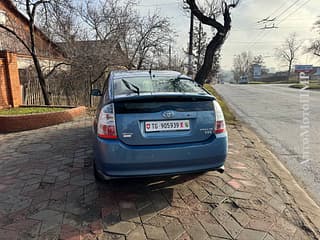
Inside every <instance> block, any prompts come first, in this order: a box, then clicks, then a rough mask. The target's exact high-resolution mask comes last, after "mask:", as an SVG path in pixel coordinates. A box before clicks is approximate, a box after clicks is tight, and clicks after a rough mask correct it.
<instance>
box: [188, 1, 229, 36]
mask: <svg viewBox="0 0 320 240" xmlns="http://www.w3.org/2000/svg"><path fill="white" fill-rule="evenodd" d="M187 3H188V5H189V7H190V10H191V12H192V14H193V15H195V16H196V17H197V18H198V19H199V21H200V22H202V23H203V24H206V25H209V26H212V27H214V28H215V29H217V30H218V32H223V25H222V24H221V23H219V22H218V21H217V20H216V19H215V18H210V17H208V16H206V15H204V14H203V13H202V12H201V11H200V9H199V7H198V6H197V4H196V2H195V0H187Z"/></svg>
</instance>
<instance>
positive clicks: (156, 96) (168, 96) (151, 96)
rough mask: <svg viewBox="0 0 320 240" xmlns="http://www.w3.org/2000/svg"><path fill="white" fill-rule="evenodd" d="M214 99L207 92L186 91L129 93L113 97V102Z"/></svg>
mask: <svg viewBox="0 0 320 240" xmlns="http://www.w3.org/2000/svg"><path fill="white" fill-rule="evenodd" d="M173 99H174V100H181V101H183V100H191V101H196V100H200V101H201V100H203V101H205V100H215V99H216V98H215V97H214V96H212V95H209V94H190V93H188V94H186V93H181V94H179V93H178V94H177V93H174V94H172V93H147V94H145V93H143V94H140V95H137V94H134V93H133V94H129V95H118V96H116V97H114V99H113V102H125V101H129V100H130V101H144V100H146V101H152V100H173Z"/></svg>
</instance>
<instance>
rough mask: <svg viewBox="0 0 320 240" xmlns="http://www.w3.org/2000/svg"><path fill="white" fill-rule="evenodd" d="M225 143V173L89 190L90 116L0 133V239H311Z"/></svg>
mask: <svg viewBox="0 0 320 240" xmlns="http://www.w3.org/2000/svg"><path fill="white" fill-rule="evenodd" d="M229 136H230V149H229V157H228V161H227V165H226V172H225V173H224V174H219V173H216V172H208V173H205V174H202V175H185V176H175V177H162V178H160V177H159V178H146V179H126V180H117V181H112V182H109V183H96V182H95V180H94V178H93V174H92V149H91V119H90V118H82V119H79V120H77V121H74V122H72V123H66V124H61V125H58V126H54V127H48V128H43V129H39V130H33V131H28V132H22V133H13V134H7V135H0V239H6V240H8V239H9V240H11V239H63V240H66V239H68V240H76V239H77V240H78V239H99V240H109V239H119V240H124V239H128V240H131V239H137V240H139V239H170V240H171V239H180V240H188V239H194V240H205V239H239V240H250V239H254V240H260V239H261V240H272V239H285V240H287V239H316V238H317V237H316V235H315V232H314V229H312V226H309V225H308V224H306V221H305V218H304V216H303V215H301V214H300V211H299V209H298V208H297V207H296V206H295V205H294V204H293V202H292V199H291V196H290V195H289V194H287V193H286V191H283V189H282V187H281V184H280V183H279V181H278V180H277V178H275V177H274V176H273V175H272V174H271V173H270V172H268V171H266V170H265V168H264V167H263V165H262V164H261V163H260V162H261V161H260V158H259V154H258V153H257V150H256V149H255V148H254V142H252V140H250V139H248V138H244V137H243V136H242V135H241V127H239V126H229ZM319 219H320V216H319Z"/></svg>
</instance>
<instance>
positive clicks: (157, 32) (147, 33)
mask: <svg viewBox="0 0 320 240" xmlns="http://www.w3.org/2000/svg"><path fill="white" fill-rule="evenodd" d="M173 33H174V31H173V29H172V27H171V24H170V22H169V20H168V19H167V18H166V17H161V16H160V15H158V14H157V13H153V14H151V15H149V16H147V17H140V16H137V17H136V22H135V24H134V25H133V26H132V27H131V28H130V30H129V31H128V32H127V33H126V34H125V35H124V38H123V42H122V44H123V47H124V50H125V52H126V54H127V56H128V59H129V65H128V68H129V69H132V68H136V69H141V68H142V67H143V65H144V63H146V64H149V66H150V65H152V62H153V60H154V58H156V57H157V56H159V54H160V55H161V54H164V53H165V51H166V49H168V47H169V44H170V43H171V42H172V38H173ZM146 60H147V62H146Z"/></svg>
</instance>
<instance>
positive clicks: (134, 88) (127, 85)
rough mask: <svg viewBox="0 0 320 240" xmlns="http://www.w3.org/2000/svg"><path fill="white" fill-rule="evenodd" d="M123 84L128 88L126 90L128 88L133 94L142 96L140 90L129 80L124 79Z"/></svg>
mask: <svg viewBox="0 0 320 240" xmlns="http://www.w3.org/2000/svg"><path fill="white" fill-rule="evenodd" d="M121 80H122V82H123V83H124V85H125V86H126V88H128V89H129V90H131V91H132V92H134V93H136V94H138V95H140V89H139V88H138V87H137V86H136V85H134V84H133V83H131V82H128V81H127V80H124V79H121Z"/></svg>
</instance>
